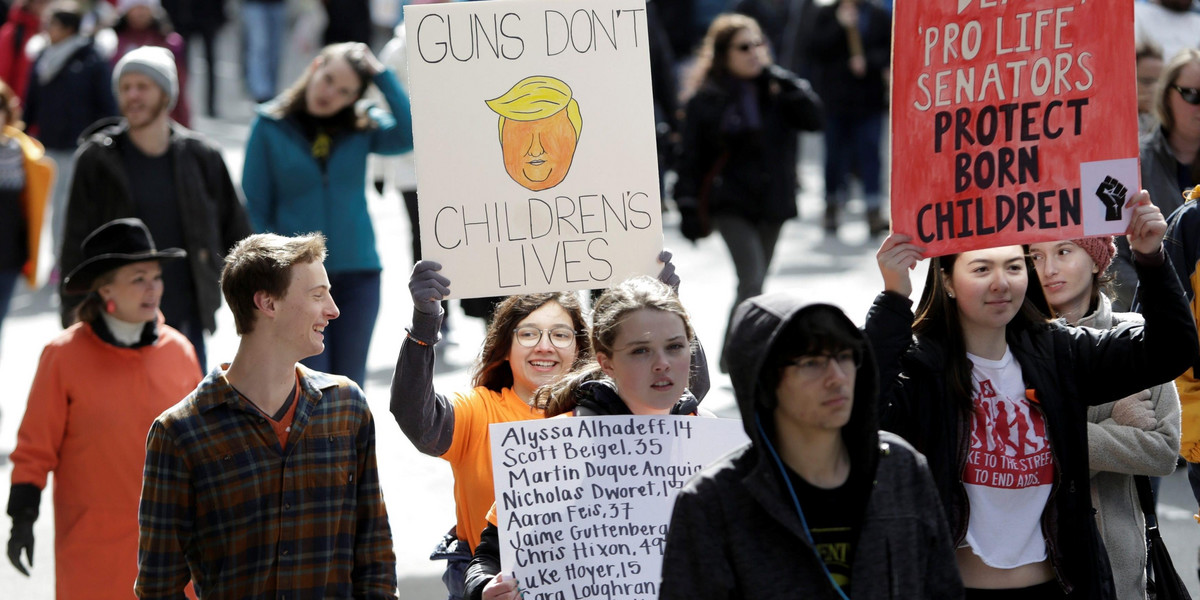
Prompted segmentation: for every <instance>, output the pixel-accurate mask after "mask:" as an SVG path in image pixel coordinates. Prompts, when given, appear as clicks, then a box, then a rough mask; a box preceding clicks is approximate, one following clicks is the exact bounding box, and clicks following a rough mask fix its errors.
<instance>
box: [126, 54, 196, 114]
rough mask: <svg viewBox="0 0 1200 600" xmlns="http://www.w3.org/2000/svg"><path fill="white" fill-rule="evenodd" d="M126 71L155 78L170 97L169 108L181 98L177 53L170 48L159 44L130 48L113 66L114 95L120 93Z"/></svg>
mask: <svg viewBox="0 0 1200 600" xmlns="http://www.w3.org/2000/svg"><path fill="white" fill-rule="evenodd" d="M126 73H141V74H142V75H145V76H147V77H149V78H150V79H153V80H154V83H157V84H158V87H160V88H162V89H163V91H164V92H166V93H167V96H168V97H169V98H170V101H169V102H168V103H167V110H171V109H173V108H175V101H176V100H178V99H179V76H178V75H176V73H175V55H173V54H171V51H170V50H167V49H166V48H159V47H157V46H142V47H141V48H137V49H135V50H130V51H129V53H127V54H126V55H125V56H124V57H122V58H121V60H120V61H119V62H117V66H116V67H115V68H113V76H112V86H113V94H114V95H117V94H118V90H119V88H120V86H119V85H118V84H119V83H120V81H121V77H122V76H123V75H125V74H126Z"/></svg>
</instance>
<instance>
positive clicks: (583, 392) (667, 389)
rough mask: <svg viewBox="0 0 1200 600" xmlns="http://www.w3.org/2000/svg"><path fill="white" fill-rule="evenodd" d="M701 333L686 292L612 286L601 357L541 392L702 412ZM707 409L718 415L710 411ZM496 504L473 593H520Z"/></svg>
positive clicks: (615, 406)
mask: <svg viewBox="0 0 1200 600" xmlns="http://www.w3.org/2000/svg"><path fill="white" fill-rule="evenodd" d="M695 339H696V334H695V332H694V331H693V330H692V324H691V321H690V320H689V318H688V314H687V311H686V310H685V309H684V308H683V304H682V303H681V302H680V301H679V296H678V295H677V294H676V293H675V291H674V290H672V289H671V288H670V287H669V286H667V285H665V284H664V283H662V282H660V281H655V280H653V279H651V278H649V277H635V278H633V279H630V280H628V281H625V282H624V283H621V284H620V285H618V286H616V287H613V288H610V289H608V290H606V291H605V292H604V294H603V295H601V296H600V298H599V299H598V300H597V301H596V306H595V309H594V310H593V311H592V329H591V347H592V352H593V355H594V356H593V358H591V359H590V360H588V361H586V362H585V363H584V364H582V365H581V366H580V367H579V368H577V369H575V370H573V371H572V372H571V373H570V374H568V375H566V376H565V377H560V378H559V379H558V380H557V381H556V382H552V383H549V384H548V385H546V386H544V387H542V388H541V389H539V390H538V392H537V405H538V406H540V407H542V408H543V409H544V410H545V414H546V416H547V417H556V416H559V415H573V416H583V417H594V416H606V415H698V414H701V410H702V409H701V408H700V402H699V400H697V399H696V397H695V396H693V395H692V393H691V392H689V391H688V377H689V373H690V369H689V364H690V362H691V360H692V347H693V346H694V342H695ZM703 415H704V416H714V415H713V414H712V413H711V412H708V411H704V413H703ZM495 510H496V508H495V504H494V503H493V505H492V506H491V508H490V510H489V511H488V520H487V528H486V529H484V530H483V533H482V535H481V541H480V544H479V545H478V546H477V547H476V548H475V556H474V558H473V559H472V560H471V565H470V568H469V569H468V571H467V594H466V598H468V600H518V599H519V598H521V597H522V596H523V595H524V594H523V593H522V592H521V590H519V589H518V588H517V581H516V580H515V579H512V578H505V577H504V576H502V575H500V532H499V529H498V528H497V526H496V522H495V521H496V514H495Z"/></svg>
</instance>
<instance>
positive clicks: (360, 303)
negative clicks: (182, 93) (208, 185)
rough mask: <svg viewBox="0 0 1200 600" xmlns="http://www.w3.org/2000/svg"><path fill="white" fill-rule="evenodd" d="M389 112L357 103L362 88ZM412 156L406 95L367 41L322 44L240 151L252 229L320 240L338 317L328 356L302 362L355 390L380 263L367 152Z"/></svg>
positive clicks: (375, 305)
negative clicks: (317, 235)
mask: <svg viewBox="0 0 1200 600" xmlns="http://www.w3.org/2000/svg"><path fill="white" fill-rule="evenodd" d="M371 83H374V84H375V85H376V86H377V87H378V88H379V90H380V91H381V92H382V93H383V97H384V99H385V100H386V101H387V103H388V106H389V108H391V113H388V112H387V111H385V110H382V109H380V108H378V107H370V108H367V109H364V108H363V107H360V106H358V105H357V103H358V101H359V100H361V99H362V97H363V93H364V92H365V91H366V89H367V86H368V85H369V84H371ZM410 149H412V118H411V115H410V114H409V105H408V97H407V96H405V95H404V91H403V90H402V89H401V87H400V84H399V81H398V80H397V79H396V75H395V73H393V72H392V71H391V70H388V69H387V68H385V67H384V66H383V65H382V64H380V62H379V60H378V59H376V58H375V56H374V55H373V54H372V53H371V51H370V49H368V48H367V46H366V45H364V44H357V43H347V44H334V45H331V46H327V47H326V48H325V49H324V50H322V51H321V53H320V55H318V56H317V58H315V59H314V60H313V62H312V64H311V65H309V67H308V69H307V70H306V71H305V73H304V75H303V76H302V77H301V78H300V79H299V80H298V81H297V82H296V83H295V84H293V85H292V87H291V88H289V89H288V90H286V91H285V92H283V93H282V94H280V95H279V96H278V97H277V98H275V99H274V100H273V101H271V102H270V103H268V104H264V105H262V106H260V107H259V110H258V116H257V117H256V118H255V120H254V124H253V125H252V126H251V128H250V139H249V141H248V142H247V144H246V162H245V168H244V169H243V172H242V190H243V192H244V193H245V195H246V205H247V208H248V209H249V212H250V217H251V219H253V221H254V225H255V228H256V229H257V230H258V231H260V232H262V231H270V232H274V233H278V234H281V235H295V234H298V233H304V232H309V231H320V232H322V233H324V234H325V237H326V239H327V240H328V245H329V258H328V259H326V261H325V268H326V270H327V271H328V272H329V281H330V284H331V285H332V289H333V290H334V294H336V297H337V299H338V304H339V305H340V307H341V313H342V314H341V316H340V317H339V318H338V319H337V320H335V321H332V322H330V323H329V324H328V325H327V327H326V328H325V352H323V353H321V354H319V355H317V356H314V357H311V358H308V359H306V360H305V361H304V363H305V364H306V365H307V366H309V367H310V368H312V369H316V370H318V371H324V372H329V373H337V374H340V375H345V376H347V377H349V378H351V379H353V380H354V381H355V382H356V383H358V384H359V385H363V384H364V381H363V380H364V379H365V376H366V362H367V348H368V346H370V343H371V332H372V330H373V329H374V328H375V318H376V316H377V315H378V314H379V285H380V277H379V274H380V271H381V269H382V264H381V263H380V261H379V253H378V252H376V250H375V230H374V227H373V226H372V224H371V215H370V213H368V212H367V194H366V170H367V155H368V154H370V153H374V154H399V153H402V152H405V151H408V150H410Z"/></svg>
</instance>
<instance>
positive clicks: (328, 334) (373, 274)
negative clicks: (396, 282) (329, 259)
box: [301, 271, 380, 387]
mask: <svg viewBox="0 0 1200 600" xmlns="http://www.w3.org/2000/svg"><path fill="white" fill-rule="evenodd" d="M329 284H330V286H332V287H331V290H332V293H333V301H334V302H336V303H337V305H338V310H340V311H341V314H340V315H339V316H338V318H336V319H334V320H332V321H330V322H329V326H328V327H326V328H325V351H324V352H322V353H320V354H318V355H316V356H310V357H308V358H306V359H304V360H303V361H301V362H303V363H304V365H305V366H307V367H308V368H310V369H316V370H317V371H323V372H325V373H334V374H337V375H345V376H346V377H349V378H350V379H352V380H354V383H357V384H358V385H359V387H362V386H363V384H364V382H365V381H366V379H367V350H368V349H369V348H370V347H371V334H372V333H373V332H374V331H375V318H376V317H378V316H379V287H380V276H379V271H350V272H346V273H330V274H329Z"/></svg>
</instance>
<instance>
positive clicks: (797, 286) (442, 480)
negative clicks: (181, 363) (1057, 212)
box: [0, 29, 1200, 600]
mask: <svg viewBox="0 0 1200 600" xmlns="http://www.w3.org/2000/svg"><path fill="white" fill-rule="evenodd" d="M236 53H237V45H236V39H234V38H233V36H232V34H231V29H228V30H227V31H226V32H225V34H224V36H223V38H222V45H221V51H220V55H221V57H222V62H221V63H220V64H219V66H218V75H219V79H220V84H219V85H220V86H221V108H222V117H223V118H222V119H219V120H209V119H203V118H200V119H198V123H196V127H195V128H196V129H198V130H200V131H202V132H204V133H206V134H208V135H210V136H212V137H213V138H214V139H216V140H218V141H219V142H220V143H221V144H222V146H223V148H224V150H225V155H226V160H227V162H228V164H229V166H230V169H231V171H232V172H233V173H234V177H235V179H238V178H240V170H241V164H242V144H243V142H244V140H245V137H246V133H247V127H248V123H249V118H250V115H251V106H250V104H249V102H248V101H246V100H245V98H244V94H243V92H242V90H241V86H240V83H239V82H238V74H239V67H238V66H237V64H236V62H234V61H235V57H236ZM305 60H306V57H305V55H303V54H302V53H290V54H289V62H288V65H287V74H288V76H287V77H285V78H284V79H285V81H287V80H290V79H291V77H292V76H294V75H295V74H296V73H298V72H299V70H300V68H301V67H302V65H303V64H304V62H305ZM193 67H194V70H193V74H192V76H191V81H193V82H196V83H195V84H194V85H199V82H201V81H202V80H203V78H202V76H201V75H200V72H199V70H198V67H199V63H198V62H196V63H195V64H194V65H193ZM199 91H200V90H197V89H193V90H191V93H192V99H193V107H194V111H195V113H196V114H202V113H203V110H202V108H203V106H202V104H201V102H200V98H201V94H199V93H197V92H199ZM817 141H818V140H817V138H808V139H806V144H805V146H806V148H805V152H804V162H803V164H802V176H803V181H804V193H803V194H802V197H801V202H800V204H801V213H802V218H801V219H799V220H796V221H793V222H790V223H788V225H787V226H786V227H785V229H784V233H783V237H782V239H781V241H780V245H779V250H778V255H777V257H776V261H775V263H774V265H773V268H772V276H771V278H770V280H769V282H768V289H769V290H785V289H788V290H796V291H798V292H799V293H801V294H803V295H804V296H806V297H807V298H810V299H812V300H821V301H825V302H830V303H833V304H836V305H838V306H841V307H842V308H843V309H845V310H846V311H847V312H848V313H849V314H850V315H851V317H852V318H853V319H854V320H855V321H856V322H858V323H860V324H861V322H862V321H863V319H864V317H865V314H866V310H867V308H868V307H869V305H870V303H871V300H872V299H873V297H874V295H875V294H876V293H877V292H878V291H879V290H880V289H881V287H882V280H881V279H880V277H879V275H878V271H877V269H876V267H875V262H874V252H875V249H876V247H877V245H878V242H879V240H878V239H876V240H871V239H869V238H868V236H867V231H866V226H865V224H864V223H862V222H861V220H862V219H861V215H858V211H857V210H856V208H855V207H851V212H853V213H854V214H853V215H851V216H850V217H849V220H851V221H853V222H852V223H850V224H848V225H846V226H845V227H843V231H842V235H841V236H840V239H839V240H836V241H831V240H827V239H826V238H825V237H824V236H823V234H822V233H821V229H820V215H821V211H822V203H821V201H820V192H821V176H820V175H821V170H820V168H819V163H818V160H819V146H820V145H819V143H817ZM371 209H372V212H373V216H374V218H375V226H376V233H377V238H378V240H379V250H380V252H381V254H382V255H383V257H384V266H385V268H384V272H383V304H382V305H383V309H382V311H381V314H380V316H379V321H378V324H377V326H376V331H375V337H374V340H373V344H372V347H371V352H370V356H369V362H368V381H367V384H366V392H367V396H368V399H369V402H370V404H371V408H372V410H373V412H374V413H375V415H376V418H377V422H376V427H377V437H378V453H379V465H380V476H381V479H382V483H383V489H384V494H385V498H386V500H387V504H388V509H389V513H390V516H391V526H392V534H393V537H394V539H395V550H396V555H397V558H398V563H399V574H400V577H401V584H400V595H401V597H402V598H413V599H427V600H433V599H436V598H441V597H444V590H443V589H442V587H441V582H440V579H439V576H440V572H441V570H440V567H441V566H442V563H431V562H430V561H428V554H429V551H430V550H431V549H432V547H433V545H434V542H435V541H436V540H437V539H438V538H440V536H441V534H442V533H443V532H445V530H446V529H447V528H449V527H450V525H451V524H452V523H453V520H454V509H453V498H452V495H451V475H450V469H449V467H448V465H447V464H446V463H444V462H443V461H441V460H439V459H435V458H430V457H426V456H423V455H421V454H419V453H417V452H416V451H415V450H414V449H413V448H412V446H411V444H409V442H408V440H407V439H405V437H404V436H403V434H401V432H400V430H399V428H398V426H397V425H396V424H395V421H394V420H392V418H391V415H390V414H389V413H388V410H387V408H388V385H389V382H390V378H391V373H392V368H393V365H394V362H395V358H396V353H397V352H398V350H399V347H400V341H401V340H402V338H403V336H404V327H406V326H407V325H408V324H409V320H410V316H411V312H412V303H411V301H410V299H409V297H408V291H407V287H406V283H407V277H408V272H409V266H410V264H411V257H410V256H409V254H410V252H409V235H408V232H409V224H408V221H407V217H406V216H405V214H404V211H403V209H402V207H401V201H400V199H399V197H398V195H396V194H394V193H390V192H389V193H388V194H386V195H385V196H384V197H383V198H376V199H374V201H372V203H371ZM667 221H668V226H667V228H666V229H667V231H666V232H665V245H666V247H667V248H670V249H671V250H673V251H674V252H675V263H676V265H677V267H678V272H679V274H680V276H681V277H682V280H683V283H682V286H681V289H680V294H681V296H682V299H683V301H684V304H685V305H686V306H687V308H688V310H689V311H690V313H691V315H692V319H693V324H694V325H695V328H696V330H697V332H698V333H699V335H700V336H701V339H702V340H703V341H704V342H705V344H706V346H707V347H708V348H709V352H710V358H711V367H712V373H713V383H714V387H713V391H712V392H711V393H710V395H709V396H708V398H707V399H706V400H705V405H706V406H707V407H709V408H711V409H713V410H715V411H716V412H717V413H718V414H719V415H721V416H724V417H736V409H735V408H734V406H733V404H732V396H731V395H732V390H731V389H730V387H729V382H728V378H727V377H725V376H723V375H720V374H719V373H718V372H717V371H716V360H717V355H718V348H719V346H720V340H721V335H722V331H723V329H724V324H725V318H726V315H727V312H728V309H729V303H730V302H731V300H732V297H733V292H734V285H735V282H734V276H733V270H732V265H731V263H730V261H729V259H728V256H727V254H726V251H725V248H724V246H723V244H722V242H721V240H720V238H719V236H713V237H710V238H708V239H705V240H702V241H701V242H700V243H699V244H697V245H695V246H693V245H692V244H689V243H688V242H687V241H685V240H684V239H683V238H682V237H680V236H679V234H678V232H677V231H676V230H675V228H674V227H673V220H672V219H671V218H670V217H668V218H667ZM923 277H924V270H923V269H920V270H918V272H917V273H916V274H915V275H914V281H915V282H916V287H918V289H919V288H920V282H921V281H922V280H923ZM335 293H336V292H335ZM55 302H56V300H55V299H54V297H53V295H52V294H50V293H49V292H48V291H47V290H42V291H41V292H37V293H29V292H27V291H23V292H22V293H21V294H20V295H19V296H17V297H16V298H15V299H14V302H13V306H12V309H11V310H10V313H9V315H8V318H7V319H6V320H5V322H4V328H3V336H2V338H0V381H4V382H5V384H6V386H7V387H8V389H9V390H10V391H9V393H7V394H5V395H3V396H0V456H6V455H7V453H8V452H9V451H10V450H11V449H12V447H13V445H14V443H15V439H16V431H17V427H18V425H19V423H20V419H21V415H22V414H23V412H24V406H25V399H26V395H27V393H28V389H29V384H30V380H31V378H32V375H33V372H34V370H35V368H36V365H37V358H38V354H39V352H40V350H41V348H42V346H43V345H44V344H45V343H46V342H47V341H49V340H50V339H51V338H53V337H54V336H55V335H57V334H58V332H59V326H58V317H57V310H56V307H55ZM451 319H452V327H453V331H452V333H451V336H450V342H451V345H449V346H448V347H447V349H446V350H445V352H444V353H443V354H444V360H443V361H442V362H441V364H440V367H439V370H438V375H437V378H436V385H437V387H438V389H440V390H445V391H450V390H455V389H463V388H465V387H467V386H468V380H469V377H470V373H469V368H470V364H471V361H472V360H473V359H474V357H475V354H476V353H477V351H478V348H479V346H480V342H481V340H482V336H483V331H482V325H481V323H480V322H479V321H477V320H474V319H469V318H465V317H464V316H463V315H462V314H461V313H460V312H458V308H457V306H455V308H454V309H453V312H452V316H451ZM236 345H237V338H236V336H235V335H234V330H233V322H232V317H231V315H230V313H229V312H228V310H227V309H224V308H223V309H222V311H221V313H220V314H219V329H218V331H217V333H216V335H214V336H213V337H212V338H211V340H210V343H209V360H210V361H212V362H216V361H227V360H229V359H230V358H231V357H232V355H233V351H234V349H235V348H236ZM210 366H211V364H210ZM10 474H11V465H9V464H7V462H3V463H0V506H4V505H6V503H7V499H8V485H7V481H8V479H9V476H10ZM49 496H50V494H49V491H48V490H47V493H46V494H45V497H44V498H43V502H42V516H41V518H40V519H39V520H38V522H37V526H36V529H35V534H36V538H37V546H36V551H35V559H34V564H35V568H34V570H33V575H32V577H30V578H26V577H24V576H22V575H20V574H19V573H18V572H16V571H15V570H14V569H12V568H11V567H10V566H8V565H3V564H0V590H3V591H2V592H0V595H2V596H3V597H5V598H14V599H17V598H19V599H32V600H44V599H50V598H53V587H54V584H53V582H54V568H53V567H54V559H53V523H52V521H53V518H52V504H51V501H50V498H49ZM1193 508H1194V501H1193V500H1191V494H1190V491H1189V490H1188V486H1187V481H1186V476H1185V475H1184V474H1182V473H1176V474H1175V475H1173V476H1171V477H1169V478H1167V479H1166V480H1165V481H1164V482H1163V487H1162V502H1161V503H1160V513H1161V514H1162V517H1163V529H1164V536H1165V537H1166V538H1167V540H1168V545H1169V546H1170V549H1171V551H1172V554H1173V555H1174V556H1175V559H1176V563H1177V566H1178V568H1179V570H1180V572H1181V573H1182V574H1183V575H1184V579H1185V581H1187V582H1188V584H1189V587H1190V588H1191V590H1192V594H1193V596H1196V597H1200V582H1198V581H1197V577H1196V553H1197V547H1198V546H1200V526H1198V525H1196V523H1195V522H1194V521H1192V519H1191V516H1190V515H1191V513H1192V512H1193ZM0 522H2V523H3V525H4V526H3V527H0V533H3V534H4V535H3V538H4V539H5V540H7V519H3V520H2V521H0Z"/></svg>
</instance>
